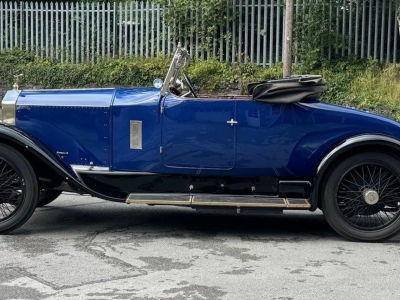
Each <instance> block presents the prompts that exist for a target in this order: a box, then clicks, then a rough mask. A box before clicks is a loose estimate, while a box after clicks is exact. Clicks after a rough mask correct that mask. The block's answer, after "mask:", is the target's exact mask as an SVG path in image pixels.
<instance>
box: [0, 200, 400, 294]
mask: <svg viewBox="0 0 400 300" xmlns="http://www.w3.org/2000/svg"><path fill="white" fill-rule="evenodd" d="M0 266H1V272H0V299H2V300H6V299H147V300H150V299H249V300H250V299H400V284H399V279H400V236H397V237H395V238H393V239H392V240H390V241H389V242H387V243H384V244H367V243H353V242H348V241H346V240H344V239H342V238H341V237H340V236H338V235H337V234H336V233H335V232H333V230H331V229H330V227H329V226H328V224H327V223H326V222H325V220H324V218H323V215H322V214H321V213H320V212H317V213H309V212H287V213H286V212H285V213H284V215H269V216H251V215H250V216H245V215H229V214H223V213H199V212H196V211H195V210H192V209H190V208H176V207H160V206H156V207H148V206H144V205H142V206H139V205H136V206H134V205H126V204H119V203H110V202H105V201H102V200H99V199H96V198H91V197H86V196H70V195H62V196H61V197H60V198H59V199H57V200H56V201H55V202H53V203H52V204H50V205H48V206H47V207H44V208H38V209H37V210H36V212H35V213H34V215H33V216H32V218H31V219H30V220H29V221H28V222H27V223H26V224H25V225H24V226H23V227H21V228H20V229H18V230H16V231H14V232H13V233H12V234H10V235H3V236H0Z"/></svg>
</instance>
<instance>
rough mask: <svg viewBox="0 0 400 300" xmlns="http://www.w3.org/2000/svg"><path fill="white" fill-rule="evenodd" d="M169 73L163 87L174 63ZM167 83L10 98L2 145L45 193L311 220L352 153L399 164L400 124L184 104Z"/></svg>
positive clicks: (310, 101)
mask: <svg viewBox="0 0 400 300" xmlns="http://www.w3.org/2000/svg"><path fill="white" fill-rule="evenodd" d="M169 74H170V77H169V78H168V76H167V79H166V82H167V83H169V82H170V81H171V82H172V78H173V76H175V77H176V74H175V73H174V72H173V64H172V65H171V68H170V71H169ZM171 74H172V75H171ZM171 76H172V77H171ZM175 79H176V78H175ZM165 84H166V83H164V86H163V87H162V88H160V87H159V86H158V87H157V88H156V87H147V88H109V89H82V90H39V91H33V90H32V91H30V90H23V91H18V90H17V91H15V90H13V91H9V92H8V93H7V94H6V96H5V98H4V100H3V110H4V111H3V120H4V123H1V124H0V143H4V144H7V145H10V146H12V147H14V148H15V149H16V150H17V151H19V152H21V153H23V154H24V155H25V156H26V157H27V159H28V160H29V161H30V163H31V164H32V166H34V168H36V170H37V171H36V172H37V174H38V175H37V176H38V181H39V189H41V190H47V189H55V190H60V191H73V192H77V193H88V194H91V195H93V196H97V197H100V198H103V199H107V200H112V201H121V202H128V203H147V204H171V205H186V206H199V207H203V206H223V207H232V208H235V209H237V210H238V212H239V210H240V208H243V207H252V208H258V207H260V208H261V207H263V208H276V209H285V208H286V209H309V210H312V211H313V210H315V209H316V208H317V207H320V198H321V191H322V190H323V184H324V181H325V180H326V178H328V176H329V174H330V172H331V171H332V169H333V168H334V167H335V165H337V164H338V163H340V162H341V161H342V160H344V159H345V158H346V157H348V156H349V155H354V154H357V153H362V152H364V151H378V150H379V151H381V150H382V151H386V152H391V153H394V154H397V155H399V154H400V124H399V123H397V122H395V121H394V120H391V119H389V118H385V117H382V116H378V115H375V114H372V113H368V112H364V111H359V110H356V109H352V108H349V107H342V106H337V105H332V104H327V103H324V102H321V101H319V100H317V99H315V98H307V99H303V100H301V101H295V102H291V103H285V102H279V101H278V102H274V101H270V102H261V101H254V100H253V99H252V97H251V96H248V97H246V96H233V95H220V96H204V95H203V96H200V97H193V95H195V96H197V95H196V93H195V92H193V93H192V96H190V97H187V96H186V97H185V96H181V95H177V94H176V93H173V92H168V89H167V90H166V89H165ZM191 91H192V90H191ZM367 192H370V190H368V191H367ZM199 195H202V196H199ZM196 197H197V198H196ZM195 199H198V202H196V201H195Z"/></svg>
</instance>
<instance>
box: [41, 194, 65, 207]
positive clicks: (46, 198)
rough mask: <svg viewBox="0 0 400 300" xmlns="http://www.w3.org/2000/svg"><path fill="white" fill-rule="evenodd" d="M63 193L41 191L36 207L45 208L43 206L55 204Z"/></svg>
mask: <svg viewBox="0 0 400 300" xmlns="http://www.w3.org/2000/svg"><path fill="white" fill-rule="evenodd" d="M61 193H62V191H55V190H41V191H40V192H39V197H38V201H37V205H36V207H43V206H45V205H47V204H49V203H51V202H53V201H54V200H56V199H57V198H58V196H60V195H61Z"/></svg>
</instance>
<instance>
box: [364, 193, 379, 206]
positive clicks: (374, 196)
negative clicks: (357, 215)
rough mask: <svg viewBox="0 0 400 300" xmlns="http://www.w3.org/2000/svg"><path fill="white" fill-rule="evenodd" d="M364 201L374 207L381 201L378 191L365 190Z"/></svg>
mask: <svg viewBox="0 0 400 300" xmlns="http://www.w3.org/2000/svg"><path fill="white" fill-rule="evenodd" d="M363 198H364V201H365V202H366V203H367V204H369V205H374V204H376V203H378V201H379V195H378V193H377V192H376V191H374V190H371V189H365V190H364V191H363Z"/></svg>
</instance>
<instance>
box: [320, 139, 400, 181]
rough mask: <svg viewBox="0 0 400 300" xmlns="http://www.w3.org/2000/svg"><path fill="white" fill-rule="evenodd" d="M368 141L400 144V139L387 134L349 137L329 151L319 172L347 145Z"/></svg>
mask: <svg viewBox="0 0 400 300" xmlns="http://www.w3.org/2000/svg"><path fill="white" fill-rule="evenodd" d="M367 141H385V142H389V143H393V144H396V145H397V146H400V141H398V140H396V139H393V138H390V137H387V136H383V135H376V134H365V135H359V136H355V137H352V138H349V139H347V140H346V141H345V142H344V143H342V144H340V145H339V146H337V147H336V148H335V149H333V150H332V151H331V152H329V153H328V154H327V155H326V156H325V157H324V159H323V160H322V161H321V163H320V164H319V166H318V169H317V174H318V173H319V171H320V170H321V169H322V167H323V166H324V165H325V164H326V162H327V161H328V160H329V159H330V158H331V157H332V156H333V155H334V154H335V153H336V152H338V151H339V150H341V149H343V148H346V147H347V146H350V145H352V144H355V143H360V142H367Z"/></svg>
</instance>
